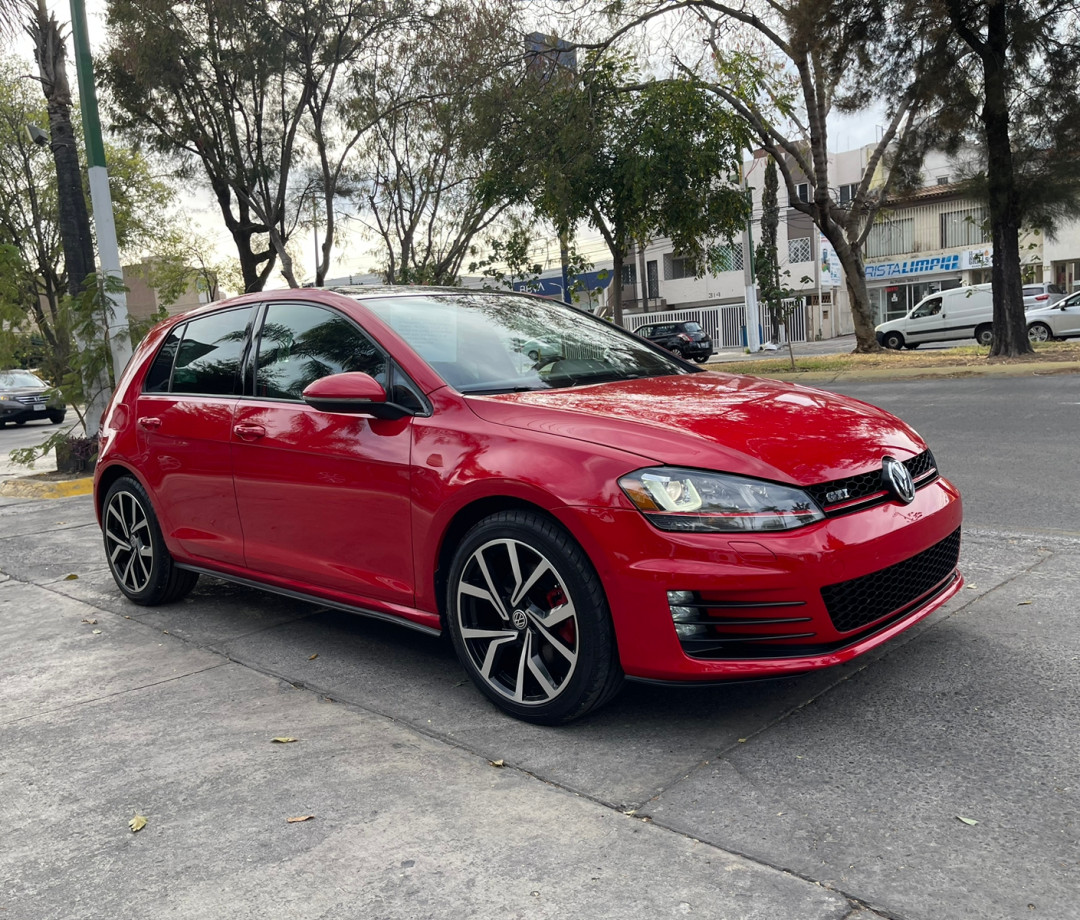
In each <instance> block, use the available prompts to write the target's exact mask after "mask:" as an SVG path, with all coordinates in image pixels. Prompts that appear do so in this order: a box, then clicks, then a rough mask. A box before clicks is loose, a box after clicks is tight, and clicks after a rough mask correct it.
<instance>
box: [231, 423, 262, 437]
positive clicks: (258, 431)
mask: <svg viewBox="0 0 1080 920" xmlns="http://www.w3.org/2000/svg"><path fill="white" fill-rule="evenodd" d="M233 434H235V435H236V436H237V437H238V438H239V439H240V440H241V441H257V440H258V439H259V438H261V437H263V436H264V435H265V434H266V429H265V428H263V426H262V425H236V426H235V427H234V428H233Z"/></svg>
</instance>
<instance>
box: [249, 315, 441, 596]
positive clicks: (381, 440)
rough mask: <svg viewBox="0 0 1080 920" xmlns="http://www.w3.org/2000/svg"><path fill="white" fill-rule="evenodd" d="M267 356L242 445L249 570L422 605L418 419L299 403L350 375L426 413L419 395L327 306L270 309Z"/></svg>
mask: <svg viewBox="0 0 1080 920" xmlns="http://www.w3.org/2000/svg"><path fill="white" fill-rule="evenodd" d="M256 349H257V350H256V357H255V362H254V364H255V371H254V396H252V397H247V398H245V399H244V400H243V403H242V405H241V406H240V407H239V409H238V411H237V414H236V418H235V423H234V425H233V442H232V443H233V462H234V472H235V481H236V497H237V504H238V506H239V509H240V517H241V520H242V522H243V528H244V534H245V556H246V559H247V565H248V567H249V568H251V569H255V570H257V571H259V572H264V573H268V574H270V575H274V576H278V577H280V578H283V579H287V580H289V581H291V582H293V583H296V584H297V585H298V587H301V588H308V587H314V588H320V589H325V590H330V591H334V592H343V593H346V594H348V595H349V596H350V597H352V598H363V597H368V598H375V599H378V600H381V601H388V602H392V603H397V604H403V605H408V606H411V605H412V603H413V566H412V529H411V514H410V507H411V505H410V495H409V490H410V447H411V442H412V419H411V418H409V417H406V418H403V419H399V420H395V421H388V420H378V419H373V418H366V417H363V416H359V415H346V414H343V413H332V412H320V411H318V410H316V409H313V408H311V407H310V406H308V405H307V404H306V403H305V402H304V401H303V400H302V399H301V398H300V394H301V392H302V391H303V389H304V388H305V387H306V386H307V385H308V384H310V383H312V382H313V381H315V380H317V379H319V378H320V377H324V376H327V375H329V374H335V373H340V372H342V371H363V372H364V373H367V374H370V375H371V376H372V377H374V378H375V379H376V380H377V381H379V382H380V383H381V384H382V385H383V386H384V388H386V389H387V390H388V391H392V395H393V399H394V401H395V402H404V403H406V404H408V401H409V400H410V399H412V400H413V401H414V403H415V405H416V406H417V407H419V406H420V405H421V401H420V397H419V395H418V392H417V391H416V390H415V388H412V389H410V384H409V382H408V381H407V380H405V379H404V377H403V375H401V372H400V370H399V369H398V368H397V367H396V365H395V364H394V363H393V362H392V361H391V360H390V358H389V357H388V356H387V355H386V353H385V352H384V351H383V350H382V349H381V348H380V347H379V346H378V345H376V344H375V342H374V341H373V340H372V339H371V338H370V337H369V336H368V335H367V334H366V333H365V332H364V331H363V330H362V329H361V328H360V327H359V326H358V325H357V324H356V323H355V322H353V320H352V319H350V318H349V317H347V316H345V315H344V314H341V313H339V312H337V311H336V310H333V309H331V308H328V307H324V306H321V305H318V304H313V303H304V302H299V301H289V302H284V303H271V304H269V305H268V306H267V308H266V314H265V318H264V320H263V323H262V330H261V334H260V335H259V337H258V339H257V345H256Z"/></svg>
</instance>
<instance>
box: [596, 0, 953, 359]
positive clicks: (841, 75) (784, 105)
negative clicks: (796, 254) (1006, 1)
mask: <svg viewBox="0 0 1080 920" xmlns="http://www.w3.org/2000/svg"><path fill="white" fill-rule="evenodd" d="M608 9H609V10H610V11H611V12H612V13H613V14H615V13H618V14H620V15H625V14H627V13H629V14H631V15H632V17H633V18H632V19H631V20H630V21H629V22H627V23H625V24H624V25H622V26H621V27H620V28H618V29H617V30H616V31H615V32H614V34H613V36H612V37H611V38H610V39H609V41H614V40H615V38H617V37H619V36H621V35H623V34H625V33H626V32H628V31H630V30H631V29H634V28H637V27H638V26H640V25H641V24H643V23H645V22H648V21H650V20H653V19H655V18H657V17H658V16H670V15H674V14H676V13H678V12H679V11H682V10H688V11H689V12H690V14H691V15H694V16H696V17H697V18H698V20H699V23H700V26H701V27H702V29H703V35H704V42H705V48H706V49H707V50H708V52H709V54H708V56H707V57H704V58H699V59H687V60H683V59H678V64H679V67H680V69H681V70H682V72H683V73H684V74H687V75H692V76H694V77H696V78H698V79H700V80H701V81H702V83H703V85H705V86H707V87H708V89H709V91H710V92H712V93H714V94H715V95H716V96H717V98H718V99H720V100H722V101H723V102H724V104H725V105H727V106H729V107H730V108H731V110H732V111H734V112H736V113H737V114H738V115H739V116H740V117H742V118H743V119H744V120H745V121H746V123H747V125H748V126H749V128H750V131H751V132H752V133H753V135H754V136H755V137H756V139H757V141H758V143H759V144H760V146H761V147H762V149H763V150H764V151H765V152H766V153H768V154H769V155H770V156H771V157H772V158H773V160H774V161H775V162H776V164H777V167H778V169H779V170H780V174H781V175H782V177H783V179H784V185H785V187H786V189H787V193H788V198H789V202H790V206H791V207H792V208H794V209H796V210H798V211H801V212H802V213H804V214H807V215H808V216H809V217H810V218H811V219H812V220H813V221H814V223H815V224H816V225H817V227H818V228H819V229H820V230H821V232H822V234H823V235H824V236H825V237H826V239H828V240H829V242H830V243H831V244H832V245H833V248H834V249H835V251H836V254H837V256H838V258H839V260H840V263H841V265H842V266H843V267H844V273H845V279H846V286H847V291H848V296H849V299H850V302H851V309H852V318H853V320H854V324H855V334H856V340H857V345H856V350H857V351H876V350H878V348H879V346H878V344H877V341H876V339H875V337H874V322H873V312H872V310H871V306H870V297H869V294H868V291H867V287H866V272H865V269H864V267H863V255H862V247H863V244H864V243H865V241H866V238H867V236H868V235H869V233H870V230H871V227H872V225H873V220H874V216H875V214H876V213H877V211H878V209H879V207H880V206H881V204H882V202H884V201H885V200H887V198H888V196H889V194H890V193H891V192H892V190H893V188H895V187H899V186H902V185H904V184H905V183H907V182H910V181H911V180H912V179H913V177H914V175H915V173H916V172H917V166H918V164H919V163H920V162H921V160H922V157H923V154H924V153H925V150H926V146H927V144H928V143H929V142H930V139H931V136H932V135H931V133H930V132H929V131H928V130H927V127H928V124H929V122H928V120H927V118H928V114H929V102H930V99H931V98H932V89H933V84H934V82H935V81H936V80H938V79H940V76H941V75H940V73H939V72H938V71H937V70H936V69H935V67H936V64H937V60H938V57H937V56H939V54H940V51H941V48H942V47H944V46H946V45H947V43H948V40H949V39H948V37H947V36H944V35H941V34H940V33H939V32H931V31H926V30H922V29H920V24H919V21H918V20H917V17H914V16H913V17H912V18H911V19H910V20H909V21H907V22H906V25H905V28H904V29H903V30H898V29H896V28H895V21H894V17H893V16H892V15H891V11H890V7H889V6H888V0H854V2H851V0H776V2H773V3H770V4H767V5H765V4H763V5H761V6H753V5H745V4H741V3H727V2H723V0H641V2H633V0H618V2H617V3H611V4H608ZM875 96H880V97H884V98H886V99H887V100H888V103H887V105H886V118H885V121H886V124H885V127H884V131H883V133H882V136H881V138H880V140H879V141H878V143H877V144H876V145H875V147H874V149H873V150H872V151H871V153H870V155H869V157H868V160H867V165H866V169H865V170H864V173H863V177H862V181H861V182H860V183H859V185H858V188H857V189H856V191H855V194H854V195H853V196H852V200H851V202H850V203H845V204H844V205H843V206H842V205H841V204H840V203H839V201H838V200H837V193H836V190H835V189H833V188H831V187H830V182H829V155H830V151H829V139H828V125H827V122H828V117H829V114H830V112H832V111H833V110H834V108H835V109H837V110H843V111H859V110H862V109H864V108H866V107H867V106H868V105H869V103H870V102H871V101H873V100H874V98H875ZM803 181H805V182H806V183H807V184H808V186H809V191H810V194H809V195H808V196H807V200H806V201H803V200H802V199H801V198H800V196H799V195H798V192H797V185H798V184H799V183H801V182H803Z"/></svg>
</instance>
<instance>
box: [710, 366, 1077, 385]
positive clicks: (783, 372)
mask: <svg viewBox="0 0 1080 920" xmlns="http://www.w3.org/2000/svg"><path fill="white" fill-rule="evenodd" d="M717 364H726V366H723V367H715V366H712V365H705V366H706V368H707V369H708V370H716V371H719V372H720V373H728V374H746V375H748V376H753V377H768V378H770V379H773V380H784V381H787V382H789V383H832V382H835V381H837V380H845V379H854V380H919V379H924V380H925V379H927V378H932V377H951V378H956V377H1028V376H1031V377H1048V376H1051V375H1057V374H1080V362H1075V361H1038V362H1036V361H1029V362H1022V363H1017V364H988V365H985V366H979V365H975V366H971V365H957V366H955V367H949V366H947V365H946V366H939V367H897V368H887V367H874V368H866V369H864V370H859V369H857V368H853V369H845V370H838V371H792V370H791V369H790V368H780V367H778V368H777V369H776V371H775V372H774V371H773V370H772V369H771V368H770V369H769V370H767V371H755V372H753V373H750V372H748V371H743V370H739V369H738V364H737V363H736V362H717Z"/></svg>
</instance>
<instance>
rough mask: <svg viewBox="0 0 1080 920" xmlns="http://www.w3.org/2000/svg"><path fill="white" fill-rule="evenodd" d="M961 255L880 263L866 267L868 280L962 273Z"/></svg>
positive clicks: (954, 254)
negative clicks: (930, 273) (935, 273)
mask: <svg viewBox="0 0 1080 920" xmlns="http://www.w3.org/2000/svg"><path fill="white" fill-rule="evenodd" d="M960 267H961V266H960V255H959V254H958V253H953V254H952V255H947V256H933V257H931V258H929V259H906V260H905V261H903V262H879V263H877V264H876V265H867V266H866V280H867V281H880V280H881V279H882V278H905V277H910V276H911V275H925V274H927V273H928V272H955V271H960Z"/></svg>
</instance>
